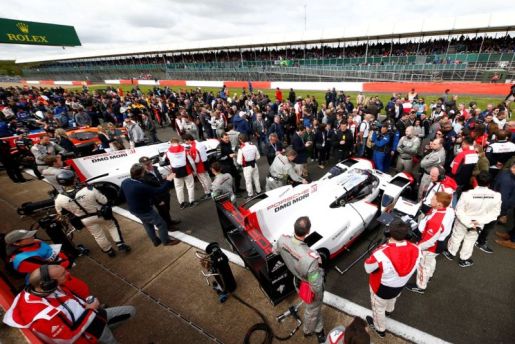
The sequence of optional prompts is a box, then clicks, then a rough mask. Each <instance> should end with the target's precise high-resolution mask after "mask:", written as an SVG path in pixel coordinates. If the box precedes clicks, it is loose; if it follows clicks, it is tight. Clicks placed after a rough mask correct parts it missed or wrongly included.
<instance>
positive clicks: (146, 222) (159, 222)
mask: <svg viewBox="0 0 515 344" xmlns="http://www.w3.org/2000/svg"><path fill="white" fill-rule="evenodd" d="M134 215H135V216H136V217H137V218H139V219H140V220H141V222H142V223H143V227H144V228H145V231H146V232H147V235H148V237H149V238H150V240H152V242H155V241H156V239H157V236H156V232H155V231H154V226H156V227H157V229H158V231H159V239H161V242H162V243H165V242H168V241H169V240H170V239H169V238H168V225H167V224H166V222H165V220H163V218H162V217H161V216H159V214H158V213H157V212H156V211H155V210H154V209H152V210H151V211H149V212H148V213H134Z"/></svg>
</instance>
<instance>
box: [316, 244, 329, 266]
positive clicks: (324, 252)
mask: <svg viewBox="0 0 515 344" xmlns="http://www.w3.org/2000/svg"><path fill="white" fill-rule="evenodd" d="M317 252H318V254H319V255H320V258H321V260H322V264H321V265H322V268H324V269H326V268H327V267H328V265H329V260H330V258H331V253H330V252H329V250H328V249H327V248H324V247H322V248H317Z"/></svg>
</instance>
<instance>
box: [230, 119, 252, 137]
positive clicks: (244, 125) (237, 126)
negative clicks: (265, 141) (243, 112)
mask: <svg viewBox="0 0 515 344" xmlns="http://www.w3.org/2000/svg"><path fill="white" fill-rule="evenodd" d="M232 124H233V126H234V130H236V131H238V132H240V133H242V134H246V135H248V134H250V125H249V122H247V121H246V120H244V119H243V118H241V117H240V115H236V116H234V117H233V119H232Z"/></svg>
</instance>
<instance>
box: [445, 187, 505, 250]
mask: <svg viewBox="0 0 515 344" xmlns="http://www.w3.org/2000/svg"><path fill="white" fill-rule="evenodd" d="M500 213H501V194H500V193H499V192H495V191H493V190H491V189H489V188H487V187H485V186H478V187H476V188H475V189H472V190H469V191H466V192H464V193H463V194H461V198H460V200H459V201H458V204H457V205H456V221H455V222H454V228H453V230H452V235H451V238H450V239H449V244H448V246H447V250H448V251H449V252H450V253H451V254H452V255H453V256H455V255H456V254H457V253H458V250H459V248H460V245H461V243H462V242H463V246H462V247H461V251H460V259H461V260H467V259H469V258H470V257H471V256H472V251H473V249H474V243H475V242H476V240H477V238H478V236H479V232H480V231H481V230H482V229H483V227H484V225H486V224H488V223H490V222H492V221H495V220H496V219H497V217H498V216H499V214H500ZM473 220H475V221H476V222H477V226H476V225H474V224H473V223H472V221H473Z"/></svg>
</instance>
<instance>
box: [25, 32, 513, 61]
mask: <svg viewBox="0 0 515 344" xmlns="http://www.w3.org/2000/svg"><path fill="white" fill-rule="evenodd" d="M479 52H481V53H513V52H515V37H512V36H509V35H506V36H504V37H499V38H493V37H485V38H484V39H483V37H475V38H470V37H465V36H461V37H460V38H455V39H451V40H449V39H447V38H441V39H430V40H424V41H416V40H413V41H409V42H395V41H390V42H357V43H352V44H349V43H345V44H344V43H339V44H338V45H336V46H335V45H334V44H332V45H324V44H319V45H316V46H307V47H299V46H295V47H279V48H268V47H267V48H261V49H260V48H256V49H249V50H241V51H240V50H239V49H232V50H210V51H204V52H187V53H178V54H177V53H176V54H166V55H164V54H155V55H152V54H149V55H146V56H132V57H118V58H112V59H109V58H108V59H101V60H100V59H97V60H93V61H81V62H60V63H48V64H45V65H44V67H59V66H108V65H143V64H154V65H159V64H184V65H185V66H186V65H187V64H192V63H199V62H202V63H223V62H236V63H237V62H242V61H281V60H288V61H295V60H301V59H329V58H359V57H365V56H367V57H402V56H414V55H430V56H432V55H436V56H435V57H434V58H433V59H432V61H431V63H435V64H450V63H455V61H454V60H451V59H450V58H449V59H447V56H446V55H447V53H449V54H454V53H479ZM393 63H400V62H398V61H397V62H396V61H393ZM404 63H405V62H404ZM32 68H40V67H38V66H35V67H32Z"/></svg>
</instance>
